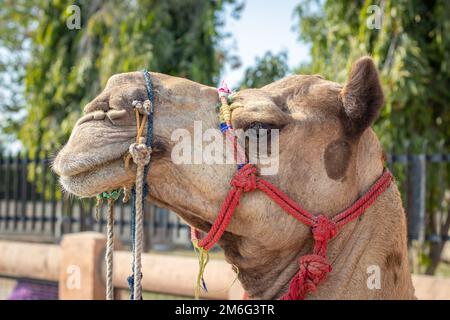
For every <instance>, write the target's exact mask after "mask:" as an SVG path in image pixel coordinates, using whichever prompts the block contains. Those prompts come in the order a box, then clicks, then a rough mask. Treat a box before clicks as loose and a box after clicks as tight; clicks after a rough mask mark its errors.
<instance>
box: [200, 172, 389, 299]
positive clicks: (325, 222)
mask: <svg viewBox="0 0 450 320" xmlns="http://www.w3.org/2000/svg"><path fill="white" fill-rule="evenodd" d="M392 180H393V177H392V174H391V173H390V171H389V170H387V169H386V170H384V172H383V174H382V175H381V177H380V178H379V179H378V180H377V181H376V182H375V184H374V185H373V186H372V187H371V188H370V189H369V190H368V191H367V192H366V193H365V194H364V195H363V196H362V197H361V198H359V199H358V200H357V201H356V202H355V203H354V204H353V205H352V206H350V207H349V208H348V209H346V210H344V211H343V212H341V213H339V214H337V215H335V216H334V217H333V218H331V219H329V218H328V217H327V216H325V215H318V216H315V215H312V214H311V213H309V212H308V211H306V210H305V209H303V208H302V207H301V206H299V205H298V204H297V203H295V202H294V201H293V200H292V199H290V198H289V197H288V196H287V195H286V194H285V193H284V192H282V191H281V190H279V189H278V188H276V187H275V186H274V185H272V184H271V183H270V182H268V181H266V180H264V179H262V178H261V177H258V176H257V175H256V167H255V166H254V165H253V164H246V165H245V166H244V167H242V168H241V169H240V170H239V171H237V172H236V173H235V175H234V176H233V179H231V182H230V185H231V189H230V190H229V191H228V194H227V196H226V197H225V200H224V201H223V203H222V206H221V208H220V211H219V214H218V216H217V218H216V220H215V221H214V223H213V225H212V227H211V229H210V230H209V232H208V234H207V235H206V236H205V237H204V238H203V239H201V240H199V243H198V245H199V246H200V247H203V248H204V249H205V250H209V249H210V248H211V247H212V246H213V245H214V244H215V243H216V242H217V241H218V240H219V239H220V237H221V236H222V234H223V233H224V232H225V230H226V228H227V226H228V224H229V223H230V221H231V218H232V217H233V214H234V212H235V210H236V208H237V206H238V205H239V200H240V197H241V195H242V193H244V192H251V191H254V190H256V189H259V190H261V191H262V192H264V193H265V194H267V196H269V197H270V198H271V199H272V200H273V201H275V202H276V203H277V204H278V205H279V206H280V207H281V208H282V209H283V210H284V211H286V212H287V213H288V214H290V215H291V216H293V217H294V218H296V219H297V220H299V221H300V222H302V223H304V224H306V225H307V226H310V227H311V231H312V235H313V238H314V249H313V253H312V254H308V255H304V256H302V257H300V259H299V266H300V269H299V272H298V273H297V274H296V275H295V276H294V278H293V279H292V280H291V283H290V286H289V291H288V292H287V293H286V294H285V295H283V297H282V298H281V299H282V300H302V299H304V297H305V295H306V294H307V293H308V292H309V291H311V292H315V291H316V290H317V285H318V284H319V283H321V282H323V281H324V280H325V278H326V275H327V273H329V272H331V270H332V268H331V265H330V264H329V263H328V261H327V258H326V254H327V244H328V241H329V240H331V239H333V238H334V237H335V236H336V234H337V233H338V231H339V230H340V229H341V228H342V227H343V226H344V225H346V224H347V223H349V222H350V221H353V220H355V219H356V218H358V217H359V216H360V215H362V214H363V213H364V211H365V210H367V208H369V207H370V206H371V205H372V204H373V203H374V202H375V200H376V199H377V198H378V197H379V196H380V195H381V194H382V193H383V192H384V191H385V190H386V189H387V188H388V187H389V185H390V184H391V182H392ZM193 238H194V239H198V232H193Z"/></svg>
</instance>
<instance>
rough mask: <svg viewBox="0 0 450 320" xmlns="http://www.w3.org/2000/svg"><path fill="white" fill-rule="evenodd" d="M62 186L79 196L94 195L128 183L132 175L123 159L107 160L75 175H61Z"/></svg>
mask: <svg viewBox="0 0 450 320" xmlns="http://www.w3.org/2000/svg"><path fill="white" fill-rule="evenodd" d="M59 181H60V183H61V186H62V187H63V188H64V190H66V191H67V192H69V193H71V194H73V195H75V196H78V197H83V198H86V197H93V196H95V195H97V194H99V193H100V192H103V191H107V190H110V189H116V188H120V187H123V186H124V185H127V184H128V183H129V181H130V177H129V176H128V175H127V173H126V171H125V167H124V164H123V161H122V159H116V160H113V161H108V162H105V163H103V164H101V165H98V166H96V167H93V168H91V169H89V170H86V171H83V172H80V173H77V174H75V175H61V176H60V179H59Z"/></svg>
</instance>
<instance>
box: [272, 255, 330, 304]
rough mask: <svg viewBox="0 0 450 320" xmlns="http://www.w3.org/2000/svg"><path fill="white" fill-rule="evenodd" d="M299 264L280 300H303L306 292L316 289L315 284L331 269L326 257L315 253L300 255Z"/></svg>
mask: <svg viewBox="0 0 450 320" xmlns="http://www.w3.org/2000/svg"><path fill="white" fill-rule="evenodd" d="M299 265H300V270H299V272H298V273H297V274H296V275H295V276H294V278H293V280H292V281H291V284H290V286H289V291H288V292H287V293H286V294H285V295H284V296H283V297H281V300H303V299H304V298H305V296H306V294H307V293H308V292H316V291H317V286H318V285H319V284H320V283H321V282H322V281H324V280H325V279H326V276H327V273H329V272H331V270H332V268H331V265H330V264H329V263H328V261H327V259H326V258H324V257H322V256H320V255H317V254H308V255H305V256H302V257H301V258H300V260H299Z"/></svg>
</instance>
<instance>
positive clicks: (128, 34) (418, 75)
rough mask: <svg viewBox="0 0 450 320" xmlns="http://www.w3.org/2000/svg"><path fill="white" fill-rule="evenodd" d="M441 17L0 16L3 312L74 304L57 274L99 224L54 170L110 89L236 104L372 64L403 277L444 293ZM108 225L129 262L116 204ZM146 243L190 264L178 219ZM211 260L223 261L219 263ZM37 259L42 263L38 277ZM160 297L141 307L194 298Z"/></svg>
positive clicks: (445, 4) (245, 6) (285, 8)
mask: <svg viewBox="0 0 450 320" xmlns="http://www.w3.org/2000/svg"><path fill="white" fill-rule="evenodd" d="M449 6H450V3H449V1H448V0H435V1H419V0H378V1H376V0H368V1H364V0H359V1H342V0H341V1H337V0H334V1H326V0H318V1H306V0H303V1H302V0H296V1H294V0H286V1H256V0H247V1H245V0H223V1H221V0H215V1H213V0H165V1H162V0H160V1H157V0H132V1H130V0H120V1H119V0H111V1H101V0H85V1H68V0H67V1H66V0H48V1H39V0H38V1H28V0H14V1H12V0H0V247H1V248H3V249H4V250H8V251H7V252H8V253H9V255H7V254H2V257H1V258H0V299H57V298H58V297H59V298H64V297H66V298H67V297H69V296H64V297H61V283H59V282H60V280H59V274H60V273H61V272H62V271H61V270H60V269H61V268H62V267H61V266H59V265H57V264H56V265H54V269H52V267H51V266H52V263H55V262H52V261H53V260H52V259H59V257H60V255H61V254H62V255H64V254H63V253H61V252H60V251H58V250H62V249H60V247H59V246H60V245H61V240H62V239H63V237H64V236H65V235H68V234H71V233H78V232H82V231H97V232H104V227H105V221H104V220H103V219H101V220H100V221H99V222H96V221H95V220H94V218H93V213H94V205H95V201H94V200H89V199H88V200H83V201H81V200H79V199H73V198H68V197H66V196H63V195H62V193H61V191H60V189H59V186H58V182H57V178H56V177H55V176H54V175H53V174H52V172H51V170H50V167H49V164H50V163H51V159H52V156H53V155H54V154H55V153H56V152H57V151H58V150H59V149H60V148H61V147H62V145H63V144H64V142H65V141H67V139H68V137H69V135H70V131H71V129H72V127H73V125H74V123H75V121H76V120H77V119H78V118H79V116H80V115H81V112H82V108H83V106H84V105H85V104H86V103H87V102H89V101H90V100H91V99H93V98H94V97H95V96H96V95H97V94H98V93H99V92H100V91H101V90H102V88H103V87H104V85H105V83H106V81H107V80H108V78H109V77H110V76H111V75H113V74H116V73H120V72H127V71H135V70H140V69H143V68H147V69H149V70H151V71H156V72H161V73H166V74H170V75H175V76H180V77H186V78H189V79H192V80H194V81H197V82H200V83H203V84H207V85H212V86H217V85H218V84H219V82H220V81H221V80H222V79H225V80H227V81H228V83H229V85H230V86H231V87H232V88H234V89H239V88H246V87H261V86H263V85H265V84H268V83H270V82H273V81H275V80H277V79H280V78H282V77H284V76H286V75H289V74H296V73H301V74H321V75H323V76H324V77H326V78H327V79H330V80H332V81H336V82H340V83H344V82H345V80H346V76H347V74H348V70H349V67H350V65H351V63H352V61H354V60H356V59H357V58H358V57H360V56H362V55H367V54H370V55H371V56H372V57H373V59H374V60H375V62H376V64H377V66H378V69H379V71H380V76H381V80H382V83H383V86H384V92H385V96H386V103H385V107H384V108H383V110H382V113H381V116H380V118H379V119H378V121H377V122H376V124H375V126H374V127H375V131H376V132H377V134H378V136H379V137H380V139H381V141H382V144H383V147H384V149H385V151H386V153H387V165H388V166H389V167H390V168H391V170H392V171H393V173H394V175H395V176H396V178H397V183H398V185H399V187H400V190H401V193H402V198H403V201H404V206H405V209H406V212H407V218H408V240H409V247H410V264H411V270H412V271H413V272H414V273H415V274H426V275H432V276H437V277H439V278H436V279H442V278H444V277H450V245H449V244H448V242H449V241H448V240H449V229H450V206H449V204H450V187H449V181H450V174H449V166H450V139H449V137H450V107H449V101H450V68H449V63H450V17H449V15H450V13H449V12H450V11H449V9H448V8H449ZM116 210H117V212H118V214H117V220H116V223H117V229H118V234H119V237H120V241H121V243H122V245H123V248H124V249H126V248H127V247H128V246H129V244H130V236H129V230H128V229H129V210H130V209H129V207H128V205H123V204H121V203H118V204H117V208H116ZM145 228H146V232H145V233H146V250H148V251H150V250H151V252H157V254H158V257H159V258H160V259H163V260H162V261H163V262H164V261H165V260H164V259H165V257H166V256H173V257H185V258H186V259H188V258H190V256H192V257H193V253H191V250H192V248H191V245H190V240H189V231H188V229H187V227H186V226H185V225H184V224H183V223H182V222H181V221H180V220H179V219H178V218H177V217H176V216H175V215H174V214H173V213H171V212H168V211H167V210H163V209H160V208H156V207H148V208H147V211H146V222H145ZM27 245H34V246H31V247H28V246H27ZM23 246H25V247H23ZM61 246H62V245H61ZM57 248H58V249H57ZM33 250H34V251H33ZM36 250H41V251H36ZM49 250H50V251H49ZM52 250H57V252H58V253H54V254H55V257H57V258H55V257H54V256H53V255H52V254H53V253H52V252H53V251H52ZM17 251H22V252H27V253H29V255H27V256H26V257H23V258H21V257H19V256H18V254H17ZM35 252H41V253H43V256H44V258H42V255H37V254H35ZM55 252H56V251H55ZM214 255H215V256H216V258H218V259H219V260H220V259H221V258H222V254H221V252H220V250H219V249H218V248H216V252H215V254H214ZM37 256H39V257H40V259H41V260H42V259H44V260H42V261H41V260H39V259H38V258H36V259H38V260H39V261H33V259H34V257H37ZM52 257H53V258H52ZM158 257H156V258H155V259H157V258H158ZM10 258H11V260H10V261H9V262H8V261H7V260H8V259H10ZM14 259H16V260H14ZM17 259H18V260H17ZM20 259H25V260H24V261H25V262H24V264H31V265H36V266H39V263H43V265H42V268H41V269H40V268H37V269H36V270H33V272H31V271H29V270H23V269H21V268H22V267H21V268H18V269H17V268H11V267H10V265H11V264H16V263H17V261H22V260H20ZM183 261H184V260H183ZM189 261H190V260H189ZM2 263H3V264H4V265H3V266H2ZM8 263H9V265H8ZM164 263H165V262H164ZM180 263H181V262H180ZM5 265H7V266H5ZM194 265H195V264H194ZM8 266H9V267H8ZM25 269H26V268H25ZM144 278H145V276H144ZM92 281H93V282H95V281H97V280H95V279H93V280H92ZM98 281H100V280H98ZM187 281H191V282H192V283H193V279H188V280H187ZM230 281H232V280H230ZM100 285H101V284H100ZM58 286H59V292H60V293H59V295H58ZM119 286H120V285H119ZM123 287H124V291H125V290H126V289H125V288H126V286H125V285H124V286H123ZM175 287H176V286H175ZM190 288H191V287H190ZM427 290H429V291H430V290H431V291H432V290H433V288H432V286H431V287H430V288H429V289H427ZM160 291H161V292H158V293H148V296H147V297H149V298H174V297H175V296H186V295H189V294H188V293H186V292H187V291H183V290H181V291H180V292H177V289H176V288H175V289H170V290H169V289H168V290H164V289H162V290H160ZM167 294H170V295H167ZM96 297H97V296H95V297H94V296H93V297H91V298H96ZM211 297H212V298H220V297H222V296H220V295H216V296H214V295H213V296H211ZM224 297H227V296H224ZM222 298H223V297H222ZM447 298H450V296H449V297H447Z"/></svg>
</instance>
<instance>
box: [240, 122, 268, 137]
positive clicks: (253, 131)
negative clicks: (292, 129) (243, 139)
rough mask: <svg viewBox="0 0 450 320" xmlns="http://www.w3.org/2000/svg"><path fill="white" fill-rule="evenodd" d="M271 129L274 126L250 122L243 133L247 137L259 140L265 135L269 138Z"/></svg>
mask: <svg viewBox="0 0 450 320" xmlns="http://www.w3.org/2000/svg"><path fill="white" fill-rule="evenodd" d="M273 128H274V126H273V125H272V124H268V123H262V122H252V123H251V124H250V125H248V126H247V127H246V128H245V131H246V132H247V133H248V134H249V136H253V137H257V138H259V137H263V136H266V135H269V136H270V130H271V129H273Z"/></svg>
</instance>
